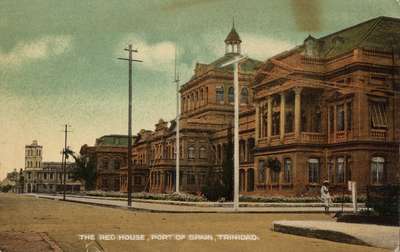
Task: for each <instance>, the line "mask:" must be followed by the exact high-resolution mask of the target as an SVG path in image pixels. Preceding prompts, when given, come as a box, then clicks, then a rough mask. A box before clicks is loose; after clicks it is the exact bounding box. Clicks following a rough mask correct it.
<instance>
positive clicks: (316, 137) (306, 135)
mask: <svg viewBox="0 0 400 252" xmlns="http://www.w3.org/2000/svg"><path fill="white" fill-rule="evenodd" d="M325 141H326V136H325V135H324V134H322V133H318V132H301V142H302V143H315V144H322V143H324V142H325Z"/></svg>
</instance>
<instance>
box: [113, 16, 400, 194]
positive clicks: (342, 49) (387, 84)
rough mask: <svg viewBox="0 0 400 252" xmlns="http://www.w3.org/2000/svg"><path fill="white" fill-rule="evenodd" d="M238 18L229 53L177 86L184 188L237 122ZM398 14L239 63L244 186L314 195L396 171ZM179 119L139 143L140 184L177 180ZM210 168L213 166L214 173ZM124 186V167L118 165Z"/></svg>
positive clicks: (197, 178)
mask: <svg viewBox="0 0 400 252" xmlns="http://www.w3.org/2000/svg"><path fill="white" fill-rule="evenodd" d="M241 42H242V41H241V38H240V36H239V34H238V33H237V32H236V30H235V28H234V27H233V28H232V30H231V31H230V33H229V34H228V36H227V38H226V39H225V49H226V52H225V55H223V56H222V57H221V58H219V59H217V60H215V61H214V62H212V63H210V64H201V63H198V64H197V65H196V67H195V69H194V74H193V76H192V78H191V79H190V80H189V81H188V82H187V83H185V84H184V85H183V86H182V87H181V89H180V93H181V115H180V125H181V126H180V127H181V128H180V132H181V139H180V144H181V145H180V156H181V160H180V164H181V176H180V177H181V180H182V181H181V183H180V184H181V191H186V192H192V193H196V192H199V191H200V190H201V187H202V186H203V185H204V183H205V181H206V177H207V176H209V174H215V175H217V174H218V173H219V172H220V171H221V164H222V160H223V158H224V153H225V151H224V149H225V147H226V143H227V135H228V129H229V128H230V127H231V125H232V122H233V101H234V93H233V85H232V84H233V72H232V67H229V66H228V67H222V66H221V65H222V64H223V63H225V62H227V61H229V60H230V59H232V58H233V57H234V56H237V55H239V54H240V53H241V48H240V47H241ZM399 42H400V20H399V19H395V18H388V17H379V18H376V19H372V20H369V21H366V22H364V23H361V24H357V25H355V26H353V27H349V28H346V29H344V30H341V31H337V32H334V33H332V34H329V35H326V36H324V37H321V38H314V37H312V36H308V37H307V38H305V40H304V43H303V44H301V45H298V46H297V47H295V48H293V49H291V50H289V51H285V52H281V53H279V52H277V53H278V54H277V55H276V56H274V57H271V58H269V59H267V60H266V61H264V62H259V61H257V60H253V59H247V60H246V61H245V62H243V63H242V64H241V65H240V71H239V82H240V148H239V149H240V191H241V194H263V195H309V194H314V193H316V192H317V191H318V190H319V187H320V185H321V182H322V181H323V180H325V179H326V180H329V181H330V182H331V184H332V186H333V190H334V191H335V190H342V188H344V187H345V186H346V184H347V181H349V180H352V181H356V182H357V183H358V186H359V190H360V191H363V190H364V189H365V187H366V186H368V185H382V184H387V183H394V182H396V181H398V180H399V175H400V174H399V152H398V150H399V143H400V142H399V138H400V121H399V117H400V112H399V110H400V99H399V97H398V96H399V91H400V79H399V77H400V76H399V64H400V48H399V46H398V44H399ZM175 126H176V124H175V122H174V121H172V122H170V123H168V122H165V121H163V120H160V121H159V122H158V123H157V124H156V126H155V130H154V131H150V130H142V131H141V132H140V133H139V134H138V136H137V139H136V141H135V143H134V148H133V153H132V155H133V159H134V172H133V182H134V188H135V190H136V191H150V192H173V191H174V190H175V181H174V180H175V130H176V129H175ZM210 171H212V173H209V172H210ZM120 175H121V179H120V181H121V191H123V192H126V188H127V183H126V181H127V170H126V168H122V169H121V170H120Z"/></svg>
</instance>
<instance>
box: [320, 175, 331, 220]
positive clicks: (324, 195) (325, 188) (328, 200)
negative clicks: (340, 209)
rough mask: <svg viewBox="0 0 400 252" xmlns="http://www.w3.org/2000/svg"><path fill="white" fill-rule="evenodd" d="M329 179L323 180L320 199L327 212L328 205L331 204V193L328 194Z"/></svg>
mask: <svg viewBox="0 0 400 252" xmlns="http://www.w3.org/2000/svg"><path fill="white" fill-rule="evenodd" d="M328 187H329V181H328V180H324V182H323V183H322V187H321V199H322V201H323V202H324V206H325V213H329V206H330V205H331V204H332V200H331V195H330V194H329V188H328Z"/></svg>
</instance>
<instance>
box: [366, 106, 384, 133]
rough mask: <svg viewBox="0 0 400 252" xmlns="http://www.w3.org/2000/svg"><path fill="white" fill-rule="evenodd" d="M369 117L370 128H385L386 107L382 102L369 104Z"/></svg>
mask: <svg viewBox="0 0 400 252" xmlns="http://www.w3.org/2000/svg"><path fill="white" fill-rule="evenodd" d="M369 117H370V121H371V127H372V128H387V106H386V103H384V102H370V103H369Z"/></svg>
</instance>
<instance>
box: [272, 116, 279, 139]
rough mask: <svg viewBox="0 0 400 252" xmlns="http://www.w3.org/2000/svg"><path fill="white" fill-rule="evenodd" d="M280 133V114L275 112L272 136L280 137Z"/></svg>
mask: <svg viewBox="0 0 400 252" xmlns="http://www.w3.org/2000/svg"><path fill="white" fill-rule="evenodd" d="M279 131H280V113H279V112H275V113H273V114H272V135H273V136H276V135H279V133H280V132H279Z"/></svg>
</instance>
